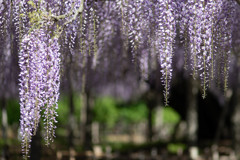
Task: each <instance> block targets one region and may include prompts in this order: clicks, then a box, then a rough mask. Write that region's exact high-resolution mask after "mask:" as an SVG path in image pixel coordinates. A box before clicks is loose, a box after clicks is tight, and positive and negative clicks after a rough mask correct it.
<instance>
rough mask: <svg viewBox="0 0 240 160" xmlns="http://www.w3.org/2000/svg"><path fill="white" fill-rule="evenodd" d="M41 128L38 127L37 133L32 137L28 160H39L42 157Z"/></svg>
mask: <svg viewBox="0 0 240 160" xmlns="http://www.w3.org/2000/svg"><path fill="white" fill-rule="evenodd" d="M40 133H41V126H40V125H39V127H38V130H37V133H36V135H35V136H33V137H32V142H31V152H30V160H40V159H41V156H42V146H41V135H40Z"/></svg>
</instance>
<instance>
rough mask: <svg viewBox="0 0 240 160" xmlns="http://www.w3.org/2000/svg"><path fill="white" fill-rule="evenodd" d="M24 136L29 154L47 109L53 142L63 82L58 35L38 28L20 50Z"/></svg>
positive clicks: (45, 117)
mask: <svg viewBox="0 0 240 160" xmlns="http://www.w3.org/2000/svg"><path fill="white" fill-rule="evenodd" d="M19 66H20V75H19V76H20V78H19V81H20V83H19V86H20V88H19V91H20V92H19V95H20V110H21V119H20V126H21V136H22V147H23V153H24V154H25V157H27V156H28V153H29V148H30V142H31V137H32V136H33V135H35V134H36V130H37V127H38V124H39V120H40V112H41V111H44V113H43V114H44V120H45V123H44V125H45V129H46V137H45V140H46V143H47V144H49V140H51V141H52V139H53V137H54V129H55V123H56V116H57V113H56V109H57V107H58V106H57V101H58V96H59V85H60V76H59V70H60V53H59V45H58V42H57V39H56V38H53V39H51V37H50V36H49V35H48V34H46V33H45V31H44V30H42V29H38V30H34V31H32V32H31V33H30V34H29V35H26V36H24V38H23V40H22V43H21V50H20V53H19Z"/></svg>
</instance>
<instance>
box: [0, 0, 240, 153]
mask: <svg viewBox="0 0 240 160" xmlns="http://www.w3.org/2000/svg"><path fill="white" fill-rule="evenodd" d="M237 7H238V10H239V6H238V4H237V3H236V2H235V0H116V1H111V0H109V1H108V0H105V1H104V0H101V1H94V0H85V1H84V0H51V1H49V0H0V36H1V37H0V41H1V42H2V41H7V40H9V38H11V37H14V41H15V42H16V43H17V44H18V45H17V46H18V56H19V67H20V76H19V81H20V83H19V87H20V88H19V90H20V94H19V95H20V105H21V120H20V122H21V123H20V125H21V135H22V146H23V152H24V153H25V155H26V158H27V155H28V153H29V148H30V143H31V137H32V136H33V135H34V134H35V133H36V130H37V126H38V124H39V121H40V117H41V115H42V117H43V119H44V126H45V130H46V135H45V140H46V143H47V144H49V142H50V141H52V140H53V137H54V129H55V123H56V116H57V113H56V109H57V101H58V96H59V85H60V62H61V60H60V57H61V55H60V52H64V53H66V52H67V54H71V56H72V60H71V62H72V63H75V64H76V66H77V67H78V68H79V70H80V76H81V78H80V79H81V82H82V86H81V87H82V88H84V85H85V74H86V71H87V70H86V67H87V63H89V64H91V67H92V69H95V68H96V67H97V66H98V64H100V63H103V64H104V65H106V64H107V63H106V60H109V61H111V56H109V58H108V57H104V62H101V60H102V59H103V58H102V57H103V56H106V55H108V54H106V52H114V53H115V50H117V52H121V53H120V54H119V56H123V57H127V56H128V55H129V54H131V58H132V61H133V66H134V67H136V68H139V71H140V73H141V76H142V79H144V80H147V79H148V76H149V74H150V72H151V71H152V70H154V69H156V68H158V67H157V66H159V68H160V73H161V75H162V77H161V81H162V85H163V88H164V91H163V92H164V96H165V104H167V103H168V98H169V89H170V85H171V79H172V72H173V67H172V63H173V56H174V53H175V48H176V45H177V43H176V41H177V40H179V39H180V42H181V45H182V46H184V48H185V49H184V52H185V53H184V55H185V64H184V68H185V69H186V70H187V71H189V72H191V75H192V76H193V78H194V79H199V80H200V81H201V86H202V93H203V97H205V96H206V91H207V88H208V87H211V85H214V83H213V82H217V84H218V85H222V86H223V87H222V88H223V89H224V91H226V90H227V87H228V70H229V62H230V58H229V57H230V54H231V51H232V45H233V44H235V45H237V43H236V42H233V43H232V34H233V33H232V31H233V29H234V26H239V22H240V20H239V15H236V14H237V13H239V12H236V13H235V10H236V8H237ZM235 30H236V29H235ZM9 33H10V34H12V36H9V35H10V34H9ZM236 35H238V34H237V33H236V34H235V37H234V39H237V38H236ZM116 37H117V38H116ZM116 39H118V40H119V39H120V41H121V42H116V41H115V40H116ZM237 40H239V39H237ZM114 43H118V44H119V45H118V46H119V48H117V49H116V48H111V47H112V46H113V44H114ZM3 44H4V43H3ZM238 45H239V44H238ZM60 46H61V47H60ZM234 47H235V46H233V48H234ZM5 53H9V52H5V51H4V53H3V54H2V55H4V54H5ZM109 54H110V53H109ZM2 55H0V57H1V59H4V58H3V56H2ZM89 60H90V61H91V62H88V61H89ZM0 64H2V63H0ZM116 65H117V64H116ZM0 74H1V73H0ZM0 77H1V76H0Z"/></svg>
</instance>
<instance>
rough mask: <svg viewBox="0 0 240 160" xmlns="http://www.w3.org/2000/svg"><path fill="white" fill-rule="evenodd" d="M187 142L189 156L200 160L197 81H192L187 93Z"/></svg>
mask: <svg viewBox="0 0 240 160" xmlns="http://www.w3.org/2000/svg"><path fill="white" fill-rule="evenodd" d="M187 92H188V93H187V114H186V121H187V142H188V147H189V148H188V149H189V156H190V158H191V159H192V160H195V159H198V157H199V154H198V147H197V141H198V133H197V132H198V102H197V98H198V97H197V95H198V85H197V81H196V80H193V79H192V78H191V79H190V82H189V85H188V91H187Z"/></svg>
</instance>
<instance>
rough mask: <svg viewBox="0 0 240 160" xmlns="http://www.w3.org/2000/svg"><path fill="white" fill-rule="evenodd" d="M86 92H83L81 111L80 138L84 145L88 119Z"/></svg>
mask: <svg viewBox="0 0 240 160" xmlns="http://www.w3.org/2000/svg"><path fill="white" fill-rule="evenodd" d="M86 97H87V96H86V93H84V92H82V93H81V113H80V115H81V116H80V140H81V145H84V141H85V132H86V119H87V116H86V115H87V113H86V112H87V102H86V101H87V98H86Z"/></svg>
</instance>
